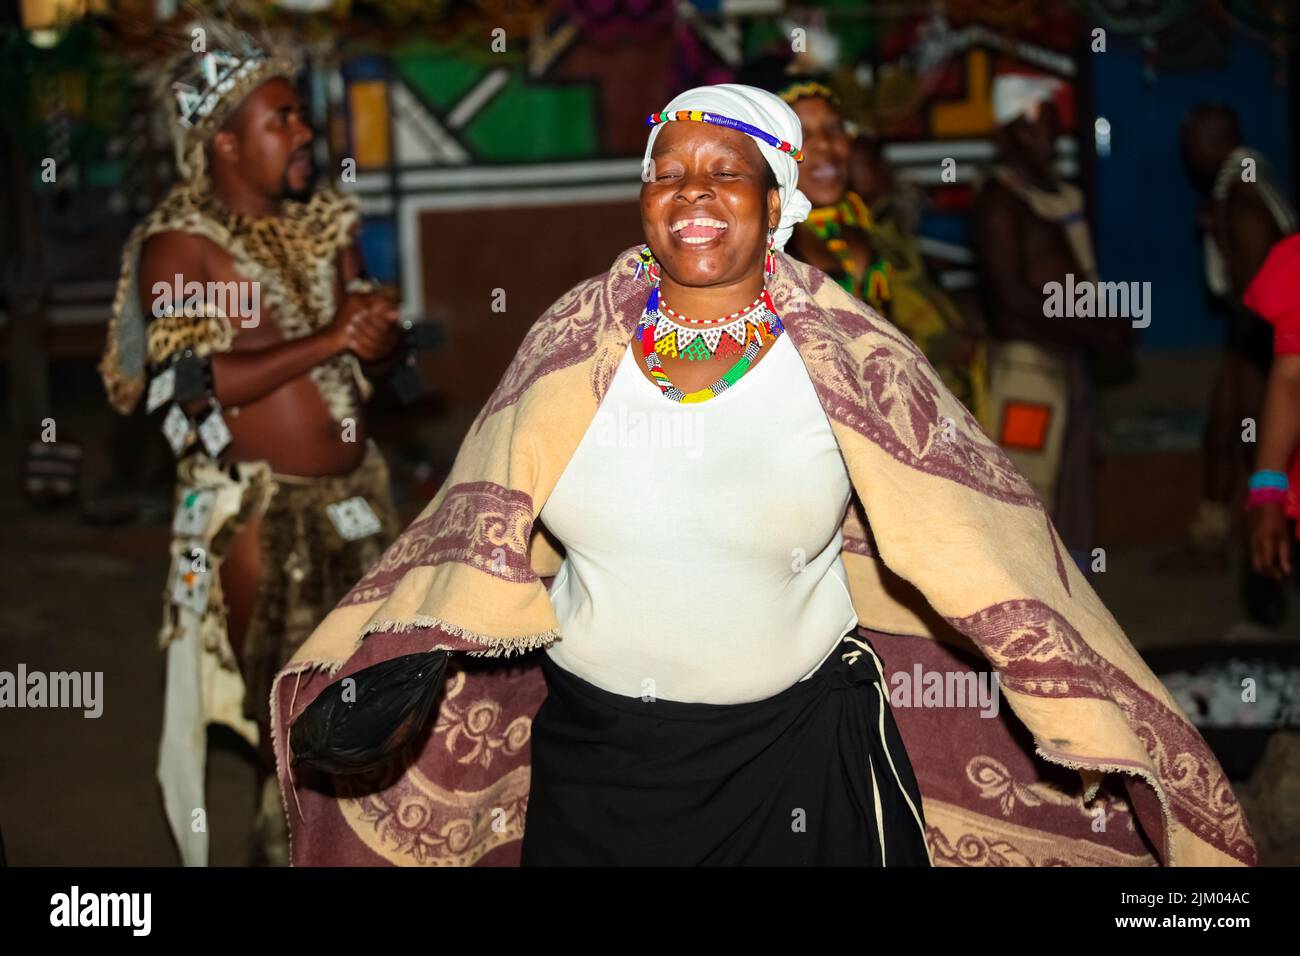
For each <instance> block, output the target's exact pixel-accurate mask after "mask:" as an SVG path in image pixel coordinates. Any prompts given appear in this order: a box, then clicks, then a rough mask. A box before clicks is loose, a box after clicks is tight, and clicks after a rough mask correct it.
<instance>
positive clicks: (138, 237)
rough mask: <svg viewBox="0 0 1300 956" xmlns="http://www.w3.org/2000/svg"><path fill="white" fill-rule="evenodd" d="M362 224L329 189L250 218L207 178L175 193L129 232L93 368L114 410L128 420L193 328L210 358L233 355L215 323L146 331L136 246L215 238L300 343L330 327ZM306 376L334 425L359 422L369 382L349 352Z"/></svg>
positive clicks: (349, 203) (348, 202)
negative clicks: (151, 375)
mask: <svg viewBox="0 0 1300 956" xmlns="http://www.w3.org/2000/svg"><path fill="white" fill-rule="evenodd" d="M358 218H359V213H358V209H357V202H356V199H355V198H353V197H350V196H345V195H343V194H341V193H339V192H336V191H334V190H321V191H318V192H316V193H315V194H314V195H313V196H312V197H311V199H310V200H309V201H308V202H305V203H298V202H288V203H285V204H284V205H283V207H282V211H281V214H280V215H277V216H266V217H263V218H252V217H248V216H243V215H240V214H238V213H233V212H231V211H230V210H228V209H226V208H225V207H224V206H223V205H222V204H221V202H220V201H219V200H218V199H217V198H216V197H215V196H214V195H213V194H212V192H211V190H210V189H209V188H207V180H206V179H202V180H197V181H186V182H181V183H178V184H177V185H176V186H174V187H173V188H172V190H171V192H169V193H168V195H167V196H166V198H165V199H163V201H162V202H161V203H159V204H158V206H157V207H156V208H155V209H154V210H153V212H151V213H150V214H149V216H148V217H147V218H146V219H145V220H144V221H143V222H141V223H140V224H139V225H138V226H136V228H135V229H134V230H133V231H132V233H131V236H130V238H129V239H128V241H127V244H126V248H125V249H124V250H123V252H122V272H121V276H120V278H119V280H118V285H117V294H116V296H115V297H114V301H113V314H112V317H111V319H110V321H109V331H108V338H107V341H106V343H105V347H104V356H103V359H102V360H101V362H100V366H99V369H100V375H101V377H102V378H103V380H104V387H105V389H106V390H107V392H108V396H109V400H110V402H111V403H112V404H113V406H114V407H115V408H116V409H117V410H118V411H120V412H122V413H123V414H127V413H129V412H130V411H131V409H132V408H134V407H135V404H136V402H138V401H139V398H140V394H141V392H142V391H143V389H144V384H145V376H146V372H147V366H148V364H150V363H151V362H152V361H156V357H157V356H159V355H165V354H169V353H170V352H171V351H174V349H171V348H169V346H170V345H172V344H176V343H179V342H181V341H182V340H185V344H187V345H191V346H192V345H193V344H197V343H196V340H195V339H194V335H195V334H196V331H197V333H198V334H199V335H200V336H201V339H202V340H203V341H206V342H207V344H208V346H209V348H210V350H211V351H226V350H228V348H229V341H228V339H226V338H225V336H224V334H223V333H222V332H221V330H220V329H219V328H217V327H215V326H213V325H212V323H206V325H204V324H200V325H195V324H194V323H190V324H185V323H183V322H182V323H179V324H177V323H173V325H175V328H174V329H173V328H172V326H171V325H167V324H164V326H162V327H160V328H159V329H158V331H157V332H154V331H152V330H151V329H150V326H151V325H153V324H156V322H157V320H155V321H154V323H151V322H150V321H149V317H148V316H147V315H146V313H145V312H144V311H143V310H142V309H141V307H140V302H139V297H138V295H137V294H136V288H137V278H138V273H137V270H138V267H139V259H140V248H141V246H142V245H143V244H144V241H145V240H146V239H147V238H149V237H150V236H152V235H156V234H158V233H161V232H185V233H190V234H192V235H199V236H203V237H204V238H206V239H209V240H211V241H212V242H213V243H215V244H216V245H217V246H218V247H219V248H220V249H222V250H224V251H225V252H226V253H227V254H228V255H229V256H230V257H231V260H232V262H233V264H234V267H235V270H236V271H237V272H238V273H239V275H240V277H241V278H242V279H243V280H245V281H248V282H256V283H258V284H259V285H260V292H261V302H262V309H263V313H262V314H263V315H269V316H271V317H272V320H273V321H274V322H275V324H276V327H277V328H278V330H279V331H280V334H281V335H283V336H284V338H285V339H297V338H302V337H303V336H306V335H310V334H311V333H313V332H316V331H319V330H320V329H323V328H325V327H326V326H328V325H329V324H330V322H331V321H333V318H334V310H335V308H336V296H335V290H336V282H337V271H336V270H337V259H338V255H339V253H340V252H341V251H342V250H343V249H344V248H345V247H346V246H347V245H348V244H349V243H350V242H351V239H352V233H353V230H354V229H355V227H356V224H357V221H358ZM169 318H171V317H169ZM205 330H206V331H205ZM173 333H174V335H173ZM171 338H175V340H176V341H175V342H171V341H169V340H170V339H171ZM181 347H184V346H183V345H182V346H181ZM309 374H310V377H311V380H312V382H313V383H314V384H315V385H316V388H317V390H318V391H319V392H320V395H321V399H322V400H323V401H324V402H325V405H326V407H327V408H328V409H329V411H330V415H331V416H332V417H333V418H334V420H335V421H339V422H342V421H343V420H344V419H346V418H349V417H352V416H355V415H356V414H357V413H358V410H359V408H360V404H361V402H362V401H364V400H365V399H366V398H368V397H369V396H370V393H371V387H370V383H369V382H368V381H366V379H365V376H364V375H363V374H362V372H361V366H360V363H359V362H358V361H357V359H356V357H355V356H353V355H350V354H343V355H336V356H334V357H333V358H331V359H329V360H328V361H326V362H324V363H322V364H321V365H318V366H317V367H316V368H314V369H313V370H312V371H311V372H310V373H309Z"/></svg>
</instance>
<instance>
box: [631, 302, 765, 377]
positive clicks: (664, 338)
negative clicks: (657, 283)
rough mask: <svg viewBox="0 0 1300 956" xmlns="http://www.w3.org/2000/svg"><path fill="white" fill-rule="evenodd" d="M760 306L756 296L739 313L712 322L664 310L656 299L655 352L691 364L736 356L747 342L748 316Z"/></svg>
mask: <svg viewBox="0 0 1300 956" xmlns="http://www.w3.org/2000/svg"><path fill="white" fill-rule="evenodd" d="M762 305H763V296H762V294H761V293H760V294H759V295H757V296H755V298H754V301H753V302H751V303H749V305H747V306H745V307H744V308H743V309H741V310H740V311H739V312H733V313H731V315H727V316H723V317H722V318H721V319H716V320H715V321H713V322H703V321H701V320H700V319H690V318H687V317H686V316H684V315H678V314H677V313H676V312H674V311H673V310H672V309H670V308H669V307H668V303H667V302H665V301H664V300H663V297H662V296H661V297H660V299H659V310H660V313H661V315H660V317H659V322H658V323H657V324H656V325H655V351H656V352H658V353H659V354H660V355H667V356H668V357H669V358H684V359H689V360H691V361H704V360H706V359H711V358H713V357H715V356H717V357H720V358H726V357H728V356H731V355H739V354H741V352H742V351H744V348H745V342H746V341H747V340H748V339H749V326H750V324H751V323H750V321H747V318H748V317H750V316H751V313H753V311H754V310H755V309H757V308H759V307H760V306H762Z"/></svg>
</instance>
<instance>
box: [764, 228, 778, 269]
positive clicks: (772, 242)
mask: <svg viewBox="0 0 1300 956" xmlns="http://www.w3.org/2000/svg"><path fill="white" fill-rule="evenodd" d="M775 246H776V230H775V229H769V230H768V231H767V258H766V260H765V261H764V262H763V272H764V273H766V274H767V275H774V274H775V273H776V249H775Z"/></svg>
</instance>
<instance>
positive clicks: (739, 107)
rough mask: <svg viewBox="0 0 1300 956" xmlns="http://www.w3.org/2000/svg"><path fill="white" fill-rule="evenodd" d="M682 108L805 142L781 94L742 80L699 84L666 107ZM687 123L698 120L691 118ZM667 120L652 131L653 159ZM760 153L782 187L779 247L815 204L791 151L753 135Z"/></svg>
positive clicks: (793, 141) (776, 240)
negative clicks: (803, 188) (805, 191)
mask: <svg viewBox="0 0 1300 956" xmlns="http://www.w3.org/2000/svg"><path fill="white" fill-rule="evenodd" d="M678 110H702V111H704V112H706V113H716V114H718V115H719V116H728V117H730V118H731V119H735V120H740V121H741V122H742V123H748V124H749V125H751V126H757V127H758V128H759V129H761V130H762V131H763V132H765V133H771V134H772V135H773V136H775V137H776V138H777V139H783V140H785V141H786V142H787V143H790V144H791V145H793V146H796V147H799V146H802V145H803V127H802V126H801V125H800V123H799V117H798V116H797V115H796V114H795V111H794V110H792V109H790V106H789V104H787V103H786V102H785V101H784V100H782V99H781V98H780V97H779V96H776V95H775V94H773V93H769V92H767V91H766V90H760V89H758V88H757V87H754V86H743V85H741V84H740V83H719V84H717V85H716V86H697V87H696V88H695V89H693V90H687V91H686V92H685V93H681V94H679V95H677V96H675V97H674V98H673V100H672V102H671V103H669V104H668V105H667V106H665V107H664V108H663V110H662V112H664V113H676V112H677V111H678ZM687 122H694V120H688V121H687ZM664 125H665V124H663V123H658V124H656V125H655V127H654V129H652V130H651V131H650V138H649V139H648V140H647V141H646V144H645V159H646V160H648V159H649V158H650V151H651V149H653V148H654V144H655V137H656V136H658V135H659V131H660V130H661V129H663V128H664ZM753 139H754V142H755V143H757V144H758V149H759V152H761V153H762V154H763V158H764V159H766V160H767V164H768V165H769V166H771V167H772V170H773V172H775V173H776V181H777V184H778V185H779V186H780V187H781V222H780V224H779V225H778V226H777V229H776V236H775V237H774V244H775V247H776V248H777V249H783V248H785V243H786V240H787V239H789V238H790V233H792V232H794V227H795V224H796V223H800V222H803V221H804V220H805V219H807V218H808V211H809V210H810V209H812V203H810V202H809V201H808V197H807V196H805V195H804V194H803V193H802V192H800V190H799V164H798V163H796V162H795V161H794V157H793V156H791V155H790V154H789V153H783V152H781V151H780V150H779V149H777V148H776V147H775V146H772V145H770V144H768V143H765V142H763V140H761V139H759V138H758V137H753Z"/></svg>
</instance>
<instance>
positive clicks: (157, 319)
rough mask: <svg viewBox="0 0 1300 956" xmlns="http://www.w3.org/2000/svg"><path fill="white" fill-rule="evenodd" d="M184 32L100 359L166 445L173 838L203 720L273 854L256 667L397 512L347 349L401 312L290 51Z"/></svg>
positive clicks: (271, 661)
mask: <svg viewBox="0 0 1300 956" xmlns="http://www.w3.org/2000/svg"><path fill="white" fill-rule="evenodd" d="M186 40H187V45H188V46H189V49H188V50H187V51H186V52H184V53H182V54H180V55H178V56H177V57H175V58H174V59H172V60H171V61H169V62H168V63H167V64H166V67H165V69H164V76H163V80H162V82H161V83H160V85H159V92H160V93H161V94H162V99H163V102H164V103H165V104H166V108H167V110H168V114H169V125H170V128H171V132H172V134H173V141H174V145H175V151H176V162H177V167H178V170H179V173H180V180H179V182H177V183H176V185H175V186H174V187H173V188H172V190H171V191H170V192H169V193H168V195H167V196H166V197H165V198H164V199H163V201H162V202H161V203H160V204H159V205H158V206H157V207H156V208H155V209H154V210H153V211H152V212H151V213H150V214H149V216H148V217H146V219H145V220H144V221H143V222H142V223H140V224H139V225H138V226H137V227H136V229H135V230H134V231H133V233H132V234H131V237H130V239H129V241H128V243H127V246H126V249H125V250H124V252H123V257H122V272H121V278H120V279H119V283H118V287H117V294H116V297H115V300H114V304H113V315H112V319H111V322H110V326H109V334H108V340H107V343H106V345H105V351H104V356H103V360H102V362H101V364H100V372H101V375H102V376H103V380H104V384H105V388H106V389H107V392H108V396H109V400H110V401H111V402H112V404H113V406H114V407H115V408H116V409H117V410H118V411H119V412H122V413H123V414H126V413H129V412H130V411H131V410H132V409H133V408H134V407H135V406H136V405H137V403H138V402H139V401H140V399H141V396H146V397H145V401H146V403H147V405H146V407H147V410H148V411H149V412H151V413H157V414H158V415H159V416H160V417H161V419H162V428H163V431H164V433H165V434H166V435H167V438H168V441H169V442H170V443H171V445H172V447H173V450H174V451H175V452H176V455H177V460H178V465H177V488H176V515H175V521H174V523H173V541H172V548H171V551H172V567H171V572H170V575H169V580H168V582H167V586H166V588H165V591H164V613H163V627H162V631H161V634H160V641H161V643H162V645H163V646H164V647H165V648H166V649H167V654H168V663H167V671H168V680H167V701H166V713H165V717H164V728H163V742H162V748H161V753H160V759H159V769H158V773H159V780H160V783H161V784H162V788H163V796H164V804H165V807H166V811H167V816H168V819H169V822H170V824H171V827H172V830H173V833H174V834H175V836H176V839H177V843H178V845H179V847H180V851H181V856H182V858H183V860H184V862H185V863H186V864H191V865H192V864H202V863H204V862H206V859H207V835H206V825H203V826H200V825H198V824H197V822H196V821H199V820H201V819H204V818H205V816H206V810H205V809H204V806H205V804H204V795H203V773H204V762H205V756H204V755H205V744H204V729H205V727H206V725H207V724H209V723H214V722H215V723H224V724H227V725H229V726H231V727H233V728H234V729H235V730H236V731H237V732H239V733H240V734H241V735H242V736H243V737H244V738H245V739H246V740H247V741H248V742H249V743H250V744H252V745H253V746H256V747H257V748H258V750H259V751H260V755H261V757H262V759H263V761H264V764H263V768H262V770H263V773H262V778H261V779H262V782H263V784H264V785H263V786H262V788H261V792H262V799H261V809H260V811H259V819H258V831H259V832H258V837H257V840H256V844H257V846H256V848H255V851H254V852H255V858H256V859H258V860H260V861H264V862H270V863H274V862H282V861H284V859H285V856H286V847H285V842H284V833H283V826H284V823H283V813H282V808H281V806H280V802H279V800H278V798H277V797H276V795H275V788H274V781H273V779H272V778H271V776H270V773H269V771H271V769H272V768H273V761H272V760H271V757H270V754H271V748H270V741H269V739H268V735H269V706H268V696H269V692H270V686H271V680H272V678H273V676H274V674H275V672H276V671H277V670H278V669H279V667H280V666H281V665H282V664H283V663H284V662H285V661H286V660H287V659H288V658H289V657H290V656H291V655H292V654H293V652H294V650H295V649H296V647H297V646H298V644H300V643H301V642H302V641H303V640H304V639H305V638H306V637H307V635H308V634H309V633H310V632H311V630H312V628H313V627H314V626H315V625H316V623H317V622H318V620H319V619H320V618H321V617H323V616H324V615H325V614H326V613H327V612H328V611H329V610H330V608H332V607H333V605H334V604H335V602H336V601H337V600H338V599H339V598H340V597H341V596H342V595H343V594H344V593H345V592H346V591H347V589H348V588H349V587H350V586H351V584H352V583H353V581H355V580H356V578H357V577H358V575H360V574H362V573H364V572H365V571H366V569H367V568H368V567H369V566H370V565H371V563H372V562H373V561H374V560H375V559H376V558H377V557H378V556H379V554H380V553H381V551H382V548H383V546H384V545H386V544H387V542H388V540H389V539H390V538H391V537H392V536H393V535H394V534H395V533H396V531H397V530H399V524H398V522H397V516H396V512H395V509H394V508H393V505H392V501H391V498H390V495H389V489H388V476H387V470H386V467H385V464H384V461H383V458H382V457H381V456H380V454H379V452H378V450H377V449H376V447H375V445H374V443H373V442H372V441H370V440H369V439H368V438H367V436H366V424H365V417H364V414H363V408H362V403H363V401H364V399H365V398H366V397H368V395H369V393H370V386H369V383H368V382H367V379H366V377H365V375H364V374H363V373H362V368H361V362H378V361H382V360H384V359H386V358H387V356H388V355H389V354H390V353H392V352H393V351H394V348H395V346H396V345H397V342H398V335H399V333H398V326H397V314H396V310H395V308H394V306H393V305H392V304H391V303H390V302H388V301H387V300H386V299H385V298H384V297H383V296H382V295H380V294H379V293H378V291H376V290H375V289H374V287H373V284H371V283H369V282H368V281H367V280H365V279H364V278H363V275H362V272H363V266H362V262H361V258H360V255H359V252H358V250H357V248H356V245H355V231H356V227H357V223H358V211H357V206H356V202H355V200H352V199H349V198H345V197H344V196H342V195H341V194H339V193H337V192H335V191H334V190H330V189H320V190H316V191H314V192H313V191H312V188H311V187H312V180H313V171H312V160H311V152H310V145H311V142H312V131H311V130H310V128H309V127H308V125H307V122H306V117H305V115H304V108H303V104H302V101H301V99H300V98H299V96H298V93H297V90H296V88H295V85H294V82H293V79H294V77H295V76H296V74H297V72H298V66H297V64H296V62H295V59H294V58H293V57H292V56H290V55H286V54H284V53H281V52H277V51H276V50H275V49H273V48H272V46H271V44H269V43H267V42H258V41H256V40H254V38H253V37H251V36H249V35H248V34H246V33H243V32H241V31H238V30H236V29H234V28H231V27H229V26H227V25H225V24H222V23H219V22H211V21H208V22H196V23H194V24H191V26H190V28H189V29H188V30H187V37H186ZM265 784H270V785H269V786H266V785H265Z"/></svg>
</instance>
